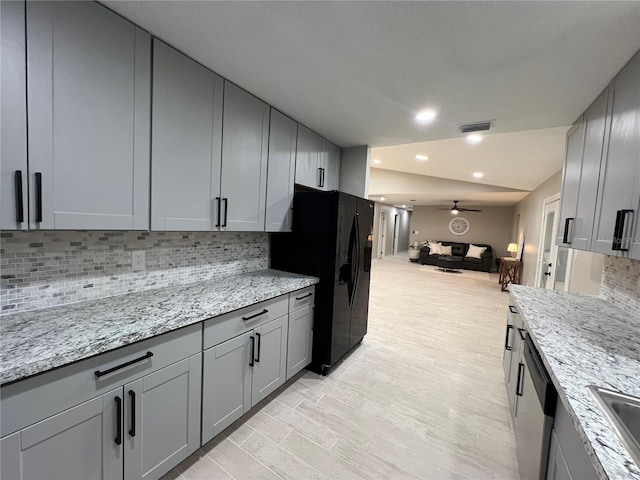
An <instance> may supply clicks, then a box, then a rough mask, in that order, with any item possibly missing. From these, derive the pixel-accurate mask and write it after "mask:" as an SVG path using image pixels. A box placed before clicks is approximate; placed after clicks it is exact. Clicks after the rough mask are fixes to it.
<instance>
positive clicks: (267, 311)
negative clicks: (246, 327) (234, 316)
mask: <svg viewBox="0 0 640 480" xmlns="http://www.w3.org/2000/svg"><path fill="white" fill-rule="evenodd" d="M265 313H269V310H267V309H266V308H265V309H264V310H262V311H261V312H260V313H256V314H255V315H251V316H250V317H242V319H243V320H251V319H252V318H256V317H259V316H260V315H264V314H265Z"/></svg>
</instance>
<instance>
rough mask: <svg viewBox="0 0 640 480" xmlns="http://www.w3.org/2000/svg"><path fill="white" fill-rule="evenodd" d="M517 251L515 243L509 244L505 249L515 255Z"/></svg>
mask: <svg viewBox="0 0 640 480" xmlns="http://www.w3.org/2000/svg"><path fill="white" fill-rule="evenodd" d="M517 251H518V245H516V244H515V243H510V244H509V246H508V247H507V252H511V253H515V252H517Z"/></svg>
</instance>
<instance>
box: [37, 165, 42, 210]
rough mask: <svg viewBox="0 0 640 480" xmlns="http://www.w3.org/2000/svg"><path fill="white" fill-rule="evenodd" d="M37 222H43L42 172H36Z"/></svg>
mask: <svg viewBox="0 0 640 480" xmlns="http://www.w3.org/2000/svg"><path fill="white" fill-rule="evenodd" d="M36 222H42V173H40V172H38V173H36Z"/></svg>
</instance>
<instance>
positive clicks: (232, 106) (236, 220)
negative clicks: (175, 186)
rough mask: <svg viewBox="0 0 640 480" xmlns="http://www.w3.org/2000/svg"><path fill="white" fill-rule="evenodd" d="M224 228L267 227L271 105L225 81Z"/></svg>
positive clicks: (257, 229)
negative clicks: (266, 207)
mask: <svg viewBox="0 0 640 480" xmlns="http://www.w3.org/2000/svg"><path fill="white" fill-rule="evenodd" d="M222 122H223V127H222V132H223V134H222V183H221V187H220V192H221V197H222V223H221V229H222V230H227V231H254V232H259V231H264V229H265V205H266V190H267V160H268V147H269V106H268V105H267V104H266V103H264V102H262V101H260V100H259V99H257V98H256V97H254V96H253V95H250V94H249V93H247V92H245V91H244V90H242V89H240V88H239V87H237V86H235V85H233V84H232V83H230V82H225V87H224V114H223V119H222Z"/></svg>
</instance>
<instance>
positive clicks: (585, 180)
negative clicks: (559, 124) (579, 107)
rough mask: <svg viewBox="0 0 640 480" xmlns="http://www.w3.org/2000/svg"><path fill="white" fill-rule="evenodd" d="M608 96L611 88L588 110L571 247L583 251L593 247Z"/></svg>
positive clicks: (585, 119) (584, 127)
mask: <svg viewBox="0 0 640 480" xmlns="http://www.w3.org/2000/svg"><path fill="white" fill-rule="evenodd" d="M608 95H609V90H608V89H605V90H604V92H602V93H601V94H600V96H599V97H598V98H597V99H596V100H595V102H593V103H592V104H591V106H590V107H589V108H588V109H587V111H586V112H585V113H584V124H583V129H584V146H583V149H582V168H581V171H580V183H579V188H578V202H577V205H576V214H575V225H573V229H572V231H571V234H572V238H571V246H572V247H573V248H577V249H579V250H589V248H590V247H591V236H592V234H593V217H594V212H595V210H596V197H597V192H598V178H599V176H600V162H601V161H602V146H603V144H604V133H605V125H606V123H607V121H606V118H607V100H608Z"/></svg>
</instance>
